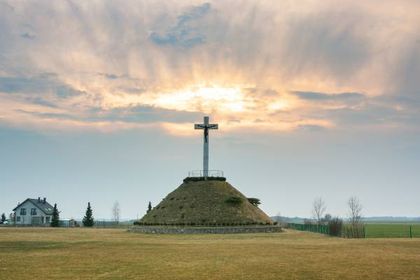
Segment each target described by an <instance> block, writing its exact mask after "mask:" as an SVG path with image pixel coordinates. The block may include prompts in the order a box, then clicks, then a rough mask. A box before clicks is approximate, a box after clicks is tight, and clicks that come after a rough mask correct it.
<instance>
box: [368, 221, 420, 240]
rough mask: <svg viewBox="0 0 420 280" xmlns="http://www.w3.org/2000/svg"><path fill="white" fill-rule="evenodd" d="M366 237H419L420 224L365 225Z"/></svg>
mask: <svg viewBox="0 0 420 280" xmlns="http://www.w3.org/2000/svg"><path fill="white" fill-rule="evenodd" d="M365 232H366V237H367V238H370V237H410V236H411V237H420V224H413V225H411V224H398V223H392V224H389V223H388V224H380V223H377V224H366V225H365Z"/></svg>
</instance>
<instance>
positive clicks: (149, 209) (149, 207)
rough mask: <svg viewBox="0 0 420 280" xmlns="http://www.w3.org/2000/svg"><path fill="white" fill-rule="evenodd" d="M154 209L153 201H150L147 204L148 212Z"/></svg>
mask: <svg viewBox="0 0 420 280" xmlns="http://www.w3.org/2000/svg"><path fill="white" fill-rule="evenodd" d="M150 211H152V203H151V202H150V201H149V205H148V206H147V213H149V212H150Z"/></svg>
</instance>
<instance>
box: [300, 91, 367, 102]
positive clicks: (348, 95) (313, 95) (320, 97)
mask: <svg viewBox="0 0 420 280" xmlns="http://www.w3.org/2000/svg"><path fill="white" fill-rule="evenodd" d="M293 93H294V94H296V95H297V96H298V97H299V98H301V99H305V100H312V101H325V100H340V101H346V100H361V99H363V98H365V96H364V95H363V94H361V93H357V92H343V93H333V94H327V93H321V92H308V91H306V92H304V91H295V92H293Z"/></svg>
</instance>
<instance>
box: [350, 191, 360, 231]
mask: <svg viewBox="0 0 420 280" xmlns="http://www.w3.org/2000/svg"><path fill="white" fill-rule="evenodd" d="M347 204H348V206H349V218H350V223H351V224H352V226H356V225H358V224H360V222H361V220H362V208H363V207H362V204H361V203H360V201H359V199H358V198H357V197H356V196H352V197H350V198H349V201H348V202H347Z"/></svg>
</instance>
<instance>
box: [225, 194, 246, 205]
mask: <svg viewBox="0 0 420 280" xmlns="http://www.w3.org/2000/svg"><path fill="white" fill-rule="evenodd" d="M225 202H226V203H228V204H232V205H240V204H242V202H243V201H242V198H240V197H237V196H231V197H228V198H227V199H226V200H225Z"/></svg>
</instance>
